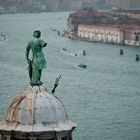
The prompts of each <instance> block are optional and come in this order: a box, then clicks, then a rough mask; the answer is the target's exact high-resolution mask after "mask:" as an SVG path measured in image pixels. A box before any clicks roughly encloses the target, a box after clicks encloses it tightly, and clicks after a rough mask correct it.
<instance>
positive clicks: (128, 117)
mask: <svg viewBox="0 0 140 140" xmlns="http://www.w3.org/2000/svg"><path fill="white" fill-rule="evenodd" d="M68 15H69V13H68V12H63V13H61V12H59V13H39V14H7V15H0V34H6V38H5V39H4V38H3V37H1V38H0V119H1V120H2V119H4V117H5V114H6V111H7V107H8V105H9V103H10V101H11V100H12V99H13V97H14V96H16V95H18V94H19V93H20V92H21V91H23V90H24V89H26V87H27V86H28V85H29V84H28V83H29V77H28V73H27V71H26V69H27V67H28V65H27V63H26V60H25V47H26V45H27V43H28V41H29V40H30V39H31V38H32V32H33V31H34V30H36V29H40V30H41V31H42V38H44V39H45V40H46V41H47V42H48V46H47V48H44V53H45V56H46V60H47V69H45V70H44V71H43V77H42V81H44V86H46V87H47V89H48V91H51V90H52V88H53V84H54V82H55V79H56V77H58V76H59V75H62V78H61V79H60V83H59V87H58V88H57V89H56V95H57V96H58V97H59V98H60V99H61V101H62V102H63V103H64V105H65V108H66V110H67V112H68V115H69V117H70V118H71V119H72V120H73V121H75V122H77V123H78V128H77V129H76V130H75V131H74V140H139V139H140V63H139V62H135V56H136V54H140V48H135V47H128V46H118V45H107V44H100V43H89V42H83V41H78V40H71V39H68V38H65V37H62V36H58V34H57V32H56V31H55V29H57V30H60V32H61V33H62V32H63V30H65V29H66V24H67V17H68ZM63 48H66V49H67V50H66V51H63ZM120 49H123V50H124V55H120ZM83 50H86V54H87V55H86V56H82V51H83ZM75 54H77V56H75ZM79 64H86V65H87V68H86V69H83V68H81V67H78V65H79Z"/></svg>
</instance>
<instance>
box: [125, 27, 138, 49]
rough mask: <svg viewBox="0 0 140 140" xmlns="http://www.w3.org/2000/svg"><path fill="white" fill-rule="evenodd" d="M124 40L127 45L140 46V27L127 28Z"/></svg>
mask: <svg viewBox="0 0 140 140" xmlns="http://www.w3.org/2000/svg"><path fill="white" fill-rule="evenodd" d="M124 40H125V44H126V45H130V46H140V28H133V29H131V28H130V29H126V30H125V31H124Z"/></svg>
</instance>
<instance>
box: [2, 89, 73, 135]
mask: <svg viewBox="0 0 140 140" xmlns="http://www.w3.org/2000/svg"><path fill="white" fill-rule="evenodd" d="M75 127H76V124H75V123H74V122H72V121H71V120H69V118H68V116H67V113H66V110H65V108H64V106H63V104H62V102H61V101H60V100H59V99H58V98H57V97H56V96H55V95H52V94H49V93H48V92H46V91H45V90H42V87H41V91H40V88H39V87H33V88H32V87H29V88H28V89H27V90H26V91H24V92H23V93H21V94H20V95H19V96H16V97H15V98H14V99H13V100H12V102H11V104H10V106H9V108H8V113H7V116H6V120H4V121H2V122H0V130H6V131H11V130H12V131H22V132H41V131H43V132H45V131H56V132H58V131H69V130H72V129H73V128H75Z"/></svg>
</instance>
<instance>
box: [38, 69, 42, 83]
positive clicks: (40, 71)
mask: <svg viewBox="0 0 140 140" xmlns="http://www.w3.org/2000/svg"><path fill="white" fill-rule="evenodd" d="M41 75H42V70H39V81H40V80H41Z"/></svg>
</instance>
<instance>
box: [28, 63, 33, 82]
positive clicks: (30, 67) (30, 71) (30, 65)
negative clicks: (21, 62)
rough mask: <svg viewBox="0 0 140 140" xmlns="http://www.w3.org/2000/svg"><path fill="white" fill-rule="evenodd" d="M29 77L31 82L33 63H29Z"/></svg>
mask: <svg viewBox="0 0 140 140" xmlns="http://www.w3.org/2000/svg"><path fill="white" fill-rule="evenodd" d="M29 77H30V81H31V79H32V64H31V62H30V63H29Z"/></svg>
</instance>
